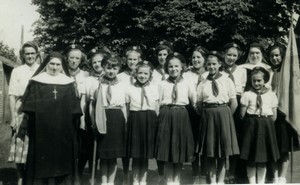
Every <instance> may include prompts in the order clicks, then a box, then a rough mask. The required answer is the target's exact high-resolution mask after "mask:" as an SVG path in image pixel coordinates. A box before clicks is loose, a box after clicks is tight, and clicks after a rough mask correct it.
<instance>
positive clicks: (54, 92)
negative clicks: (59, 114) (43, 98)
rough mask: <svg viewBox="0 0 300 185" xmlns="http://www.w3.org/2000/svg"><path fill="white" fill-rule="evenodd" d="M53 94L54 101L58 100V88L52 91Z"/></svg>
mask: <svg viewBox="0 0 300 185" xmlns="http://www.w3.org/2000/svg"><path fill="white" fill-rule="evenodd" d="M52 93H53V94H54V99H55V100H56V94H57V93H58V92H57V90H56V87H55V86H54V90H53V91H52Z"/></svg>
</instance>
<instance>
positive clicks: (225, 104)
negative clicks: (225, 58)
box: [197, 51, 239, 184]
mask: <svg viewBox="0 0 300 185" xmlns="http://www.w3.org/2000/svg"><path fill="white" fill-rule="evenodd" d="M221 64H222V57H221V55H220V54H219V53H218V52H216V51H211V52H209V54H208V56H207V59H206V63H205V66H206V68H207V70H208V72H209V74H208V76H207V78H206V79H205V80H203V81H202V82H200V84H199V86H198V89H197V95H198V106H199V112H201V113H202V114H201V122H200V132H199V136H200V138H199V141H198V143H197V151H198V152H199V153H200V155H204V156H205V157H206V160H207V168H208V169H207V171H208V174H209V178H210V183H212V184H215V183H217V182H218V183H219V184H223V183H224V176H225V167H226V168H228V165H229V164H228V163H229V160H228V158H229V156H232V155H236V154H239V147H238V143H237V138H236V133H235V126H234V120H233V117H232V114H233V112H234V111H235V109H236V107H237V100H236V93H235V87H234V84H233V82H232V80H230V79H229V78H228V77H227V76H226V75H223V74H221V73H220V72H219V69H220V67H221ZM216 164H217V166H216ZM217 177H218V180H217Z"/></svg>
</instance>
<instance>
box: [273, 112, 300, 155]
mask: <svg viewBox="0 0 300 185" xmlns="http://www.w3.org/2000/svg"><path fill="white" fill-rule="evenodd" d="M274 125H275V132H276V138H277V144H278V150H279V152H280V153H285V152H290V151H291V149H292V147H291V146H292V145H291V144H292V142H291V141H292V140H293V150H294V151H295V150H299V149H300V146H299V140H298V134H297V132H296V131H295V130H294V129H293V128H292V126H291V125H290V124H289V123H288V122H287V121H286V120H285V115H284V113H282V112H280V111H277V119H276V121H275V123H274Z"/></svg>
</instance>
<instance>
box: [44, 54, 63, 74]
mask: <svg viewBox="0 0 300 185" xmlns="http://www.w3.org/2000/svg"><path fill="white" fill-rule="evenodd" d="M46 72H47V73H48V74H49V75H51V76H56V75H58V74H59V73H61V72H62V63H61V60H60V59H59V58H52V59H50V61H49V62H48V64H47V66H46Z"/></svg>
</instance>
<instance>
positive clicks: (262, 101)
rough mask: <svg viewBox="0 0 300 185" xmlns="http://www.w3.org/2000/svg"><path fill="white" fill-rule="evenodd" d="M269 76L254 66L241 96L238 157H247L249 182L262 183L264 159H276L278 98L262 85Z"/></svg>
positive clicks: (264, 70) (263, 70)
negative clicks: (241, 129) (240, 140)
mask: <svg viewBox="0 0 300 185" xmlns="http://www.w3.org/2000/svg"><path fill="white" fill-rule="evenodd" d="M269 79H270V74H269V72H268V71H267V70H266V69H264V68H263V67H255V68H253V70H252V71H251V82H252V88H251V90H250V91H246V92H245V93H244V94H243V96H242V98H241V105H242V107H241V117H242V118H244V133H243V142H242V148H241V155H240V156H241V159H244V160H247V176H248V180H249V183H250V184H255V183H258V184H263V183H264V182H265V176H266V163H267V162H275V161H277V160H278V159H279V151H278V147H277V140H276V135H275V128H274V121H275V120H276V114H277V112H276V109H277V104H278V100H277V97H276V95H275V93H274V92H272V91H271V90H270V89H268V88H266V87H265V84H266V83H267V82H268V81H269ZM256 177H257V178H256Z"/></svg>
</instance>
